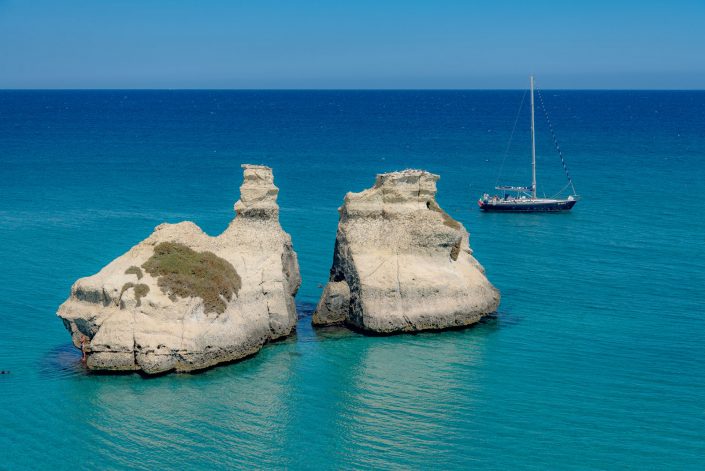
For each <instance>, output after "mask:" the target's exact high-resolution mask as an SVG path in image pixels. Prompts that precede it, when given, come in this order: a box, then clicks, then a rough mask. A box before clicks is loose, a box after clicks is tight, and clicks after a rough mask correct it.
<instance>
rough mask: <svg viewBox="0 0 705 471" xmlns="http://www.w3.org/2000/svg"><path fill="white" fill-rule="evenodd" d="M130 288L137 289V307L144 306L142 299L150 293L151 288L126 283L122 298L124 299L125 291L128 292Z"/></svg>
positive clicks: (141, 284)
mask: <svg viewBox="0 0 705 471" xmlns="http://www.w3.org/2000/svg"><path fill="white" fill-rule="evenodd" d="M130 288H134V289H135V299H136V300H137V305H138V306H141V305H142V298H144V297H145V296H147V293H149V286H147V285H145V284H143V283H139V284H135V283H132V282H129V283H125V284H124V285H122V291H120V297H122V293H124V292H125V291H127V290H128V289H130Z"/></svg>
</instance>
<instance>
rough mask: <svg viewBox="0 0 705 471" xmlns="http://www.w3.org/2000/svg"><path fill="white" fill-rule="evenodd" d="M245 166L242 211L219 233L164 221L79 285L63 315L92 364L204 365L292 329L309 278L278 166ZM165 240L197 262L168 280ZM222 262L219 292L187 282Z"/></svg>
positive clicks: (148, 369) (160, 368) (151, 369)
mask: <svg viewBox="0 0 705 471" xmlns="http://www.w3.org/2000/svg"><path fill="white" fill-rule="evenodd" d="M243 169H244V182H243V184H242V186H241V187H240V200H239V201H238V202H237V203H236V204H235V211H236V213H237V217H235V219H233V221H232V222H231V223H230V225H229V227H228V228H227V229H226V230H225V231H224V232H223V233H222V234H220V235H219V236H217V237H210V236H208V235H207V234H205V233H204V232H203V231H202V230H201V229H200V228H199V227H198V226H196V225H195V224H193V223H191V222H182V223H179V224H161V225H159V226H157V228H156V229H155V230H154V232H153V233H152V235H150V236H149V237H148V238H147V239H145V240H144V241H142V242H140V243H139V244H137V245H136V246H134V247H133V248H132V249H130V250H129V251H128V252H127V253H125V254H124V255H122V256H120V257H118V258H117V259H115V260H113V261H112V262H111V263H110V264H108V265H107V266H105V267H104V268H103V269H102V270H100V272H98V273H97V274H95V275H93V276H90V277H87V278H81V279H79V280H78V281H76V283H74V285H73V287H72V288H71V295H70V297H69V298H68V300H66V302H64V303H63V304H62V305H61V306H60V307H59V310H58V316H59V317H60V318H61V319H62V320H63V322H64V325H65V326H66V328H67V329H68V331H69V332H70V333H71V336H72V339H73V343H74V345H75V346H76V347H78V348H83V350H84V351H85V352H86V357H87V359H86V365H87V366H88V368H89V369H92V370H115V371H120V370H142V371H144V372H145V373H149V374H153V373H162V372H165V371H170V370H176V371H192V370H198V369H202V368H206V367H209V366H212V365H215V364H218V363H222V362H227V361H232V360H237V359H240V358H243V357H246V356H249V355H252V354H254V353H256V352H257V351H259V349H260V348H262V346H263V345H264V344H265V343H266V342H268V341H271V340H275V339H278V338H281V337H284V336H287V335H289V334H290V333H291V332H292V331H293V329H294V328H295V326H296V306H295V304H294V296H295V295H296V291H297V290H298V288H299V285H300V283H301V278H300V275H299V266H298V261H297V258H296V253H295V252H294V250H293V248H292V245H291V238H290V236H289V235H288V234H287V233H286V232H284V231H283V230H282V228H281V226H280V224H279V207H278V206H277V203H276V199H277V194H278V191H279V190H278V188H277V187H276V186H274V180H273V176H272V170H271V169H270V168H269V167H264V166H256V165H243ZM160 244H161V245H160ZM158 246H159V247H161V248H162V249H164V250H166V249H170V250H172V252H174V254H175V255H173V256H175V257H176V256H180V257H182V258H181V259H177V260H176V261H174V260H170V262H171V263H177V264H178V263H191V264H193V266H189V267H186V268H187V269H185V270H182V271H183V273H181V274H179V275H178V276H177V275H173V277H174V278H173V279H172V280H166V281H171V284H169V283H165V280H164V279H162V278H163V277H162V276H161V275H160V274H159V271H158V269H157V268H155V267H156V266H157V265H155V263H156V262H155V258H154V256H155V248H156V247H158ZM174 247H175V248H176V249H174ZM166 255H168V256H171V255H172V253H171V252H168V253H166ZM150 260H151V262H149V263H148V261H150ZM184 260H185V262H184ZM167 267H169V266H167ZM213 267H217V269H218V270H219V271H218V272H217V273H215V274H214V275H213V277H214V278H213V279H215V280H216V281H217V282H218V283H220V284H222V286H223V287H225V288H222V289H221V291H220V292H215V293H214V292H212V290H211V291H207V290H206V288H209V287H210V285H208V284H204V283H196V282H194V283H191V284H189V281H198V280H188V279H187V275H188V273H196V275H194V276H202V274H203V273H205V274H207V275H211V272H209V271H208V270H209V269H210V270H213V269H214V268H213ZM146 268H147V269H146ZM148 269H149V270H148ZM204 270H205V272H204ZM150 271H151V272H152V273H154V274H155V275H156V276H153V275H152V274H150ZM199 274H200V275H199ZM160 279H162V280H161V281H162V282H161V283H160ZM209 283H210V281H209ZM218 286H219V285H216V288H218ZM226 288H227V289H226ZM199 290H200V291H199ZM175 293H181V296H180V295H178V294H175ZM184 293H189V294H188V295H185V294H184ZM199 293H202V296H203V298H202V297H199V295H198V294H199ZM184 296H185V297H184ZM214 296H215V297H214ZM204 299H205V300H206V301H208V302H209V303H210V304H206V302H205V301H204Z"/></svg>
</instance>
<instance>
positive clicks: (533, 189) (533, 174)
mask: <svg viewBox="0 0 705 471" xmlns="http://www.w3.org/2000/svg"><path fill="white" fill-rule="evenodd" d="M531 197H532V198H534V199H536V135H535V132H534V76H533V75H532V76H531Z"/></svg>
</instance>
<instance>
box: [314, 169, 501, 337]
mask: <svg viewBox="0 0 705 471" xmlns="http://www.w3.org/2000/svg"><path fill="white" fill-rule="evenodd" d="M438 178H439V177H438V176H437V175H433V174H431V173H428V172H425V171H422V170H405V171H402V172H394V173H385V174H381V175H378V176H377V181H376V182H375V185H374V186H373V187H372V188H370V189H368V190H365V191H363V192H360V193H348V194H347V195H346V196H345V201H344V203H343V206H342V207H341V208H340V209H339V213H340V222H339V224H338V233H337V236H336V240H335V249H334V253H333V266H332V267H331V270H330V280H329V282H328V284H327V285H326V286H325V288H324V290H323V294H322V296H321V299H320V301H319V303H318V306H317V308H316V311H315V313H314V316H313V323H314V325H330V324H337V323H344V324H346V325H348V326H350V327H352V328H355V329H359V330H362V331H365V332H369V333H377V334H392V333H401V332H414V331H422V330H439V329H447V328H454V327H462V326H468V325H471V324H474V323H476V322H478V321H479V320H480V319H481V318H482V317H483V316H486V315H488V314H491V313H493V312H495V311H496V309H497V306H498V305H499V292H498V291H497V289H495V288H494V287H493V286H492V284H490V282H489V281H488V280H487V278H486V277H485V273H484V269H483V268H482V266H481V265H480V264H479V263H478V262H477V260H475V258H474V257H473V256H472V250H470V245H469V234H468V232H467V231H466V230H465V228H464V227H463V225H462V224H460V223H459V222H458V221H456V220H454V219H453V218H451V217H450V216H449V215H448V214H447V213H446V212H445V211H443V210H442V209H441V208H440V207H439V206H438V204H437V203H436V200H435V195H436V181H437V180H438Z"/></svg>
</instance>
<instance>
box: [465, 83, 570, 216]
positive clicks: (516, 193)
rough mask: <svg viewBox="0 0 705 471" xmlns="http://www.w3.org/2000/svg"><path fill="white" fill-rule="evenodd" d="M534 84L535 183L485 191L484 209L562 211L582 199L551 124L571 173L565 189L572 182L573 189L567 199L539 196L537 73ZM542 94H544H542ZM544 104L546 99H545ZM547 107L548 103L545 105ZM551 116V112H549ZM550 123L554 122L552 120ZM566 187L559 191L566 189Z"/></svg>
mask: <svg viewBox="0 0 705 471" xmlns="http://www.w3.org/2000/svg"><path fill="white" fill-rule="evenodd" d="M530 83H531V85H530V87H531V186H511V185H500V186H496V187H495V189H496V190H499V191H501V192H502V194H501V196H499V195H494V196H490V195H489V194H487V193H485V194H484V195H482V198H480V200H479V201H478V202H477V203H478V205H479V206H480V209H481V210H482V211H496V212H501V211H503V212H512V213H538V212H561V211H570V210H571V209H572V208H573V206H575V203H577V202H578V195H577V194H576V193H575V186H574V185H573V180H572V178H571V177H570V173H568V168H567V167H566V165H565V160H564V159H563V154H562V152H561V150H560V147H559V146H558V141H557V140H556V138H555V135H554V134H553V129H552V128H551V133H552V135H553V141H554V144H555V146H556V149H557V150H558V154H559V155H560V157H561V162H562V163H563V169H564V170H565V174H566V176H567V177H568V185H566V186H565V187H564V190H565V189H566V188H568V187H569V186H570V187H571V188H572V190H573V193H572V194H571V195H569V196H568V197H567V198H565V199H560V198H559V199H557V198H539V197H537V194H536V193H537V192H536V133H535V130H534V76H533V75H532V76H531V77H530ZM539 96H540V95H539ZM541 102H542V105H543V99H542V100H541ZM544 111H545V107H544ZM547 117H548V115H547ZM549 125H550V122H549ZM562 192H563V190H561V191H560V192H558V194H560V193H562Z"/></svg>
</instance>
